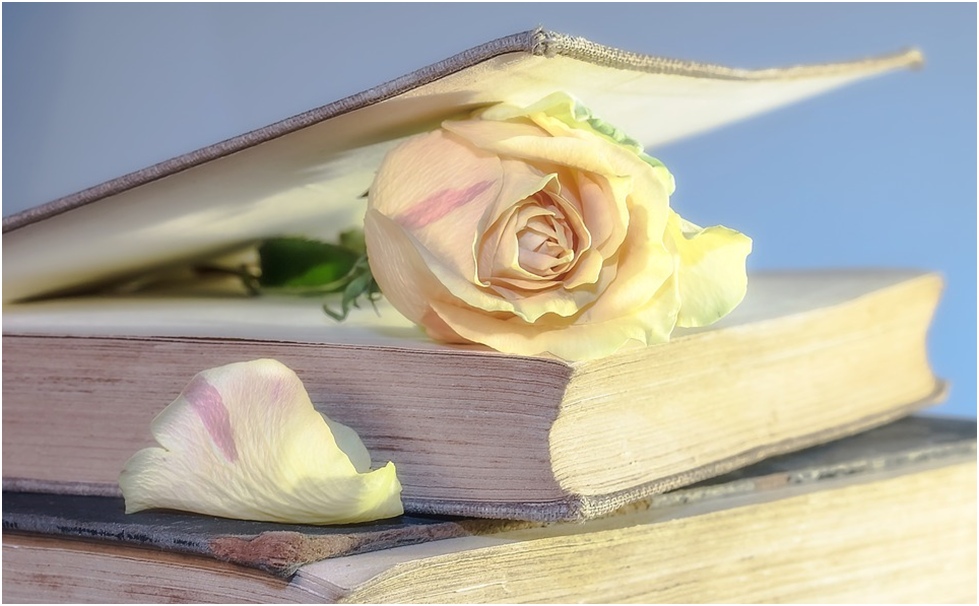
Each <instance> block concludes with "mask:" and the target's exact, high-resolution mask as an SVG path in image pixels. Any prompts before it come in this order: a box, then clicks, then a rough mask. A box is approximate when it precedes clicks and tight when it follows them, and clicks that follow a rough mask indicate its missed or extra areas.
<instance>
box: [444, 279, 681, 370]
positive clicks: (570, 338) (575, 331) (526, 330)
mask: <svg viewBox="0 0 979 606" xmlns="http://www.w3.org/2000/svg"><path fill="white" fill-rule="evenodd" d="M677 297H678V295H677V293H676V283H675V281H674V280H672V279H669V280H667V282H666V283H665V284H663V286H662V287H661V288H660V292H658V293H657V294H656V296H653V297H651V300H650V302H649V303H648V304H647V305H646V307H644V308H643V309H640V310H637V312H636V313H634V314H632V315H629V316H626V317H622V318H618V319H616V320H611V321H608V322H601V323H597V324H570V325H568V324H565V325H555V326H552V327H551V328H548V326H547V325H542V324H540V323H539V324H534V325H531V324H527V323H526V322H522V321H521V320H520V319H519V318H511V319H509V320H502V319H500V318H496V317H493V316H489V315H486V314H483V313H480V312H479V311H476V310H472V309H468V308H464V307H456V306H453V305H448V304H444V303H441V302H433V304H432V308H433V310H434V311H435V312H436V313H437V314H438V315H439V316H440V317H441V318H442V319H443V320H444V321H445V323H446V324H448V325H449V326H450V327H451V328H452V330H454V331H456V332H457V333H458V334H459V335H461V336H463V337H465V338H466V339H468V340H469V341H472V342H474V343H483V344H484V345H488V346H490V347H492V348H493V349H496V350H498V351H505V352H507V353H514V354H520V355H528V356H532V355H540V354H544V353H550V354H552V355H555V356H558V357H560V358H564V359H565V360H571V361H581V360H594V359H598V358H603V357H605V356H608V355H611V354H613V353H615V352H616V351H618V350H619V349H620V348H621V347H623V346H624V345H626V344H627V343H629V342H630V341H634V342H636V343H643V344H653V343H663V342H666V341H668V340H669V338H670V333H671V332H672V330H673V326H674V324H675V320H676V309H677Z"/></svg>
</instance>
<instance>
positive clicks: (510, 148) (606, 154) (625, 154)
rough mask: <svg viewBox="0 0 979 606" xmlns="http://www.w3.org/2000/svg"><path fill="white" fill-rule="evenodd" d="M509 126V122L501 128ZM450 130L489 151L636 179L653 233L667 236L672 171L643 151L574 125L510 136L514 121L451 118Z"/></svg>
mask: <svg viewBox="0 0 979 606" xmlns="http://www.w3.org/2000/svg"><path fill="white" fill-rule="evenodd" d="M501 125H503V126H501ZM443 126H444V128H446V129H448V130H450V131H452V132H453V133H456V134H458V135H459V136H460V137H463V138H465V139H467V140H469V141H470V142H472V144H473V145H475V146H476V147H479V148H480V149H483V150H485V151H488V152H491V153H494V154H499V155H503V156H509V157H511V158H521V159H524V160H527V161H530V162H535V163H537V162H543V163H548V164H557V165H563V166H566V167H569V168H571V169H575V170H579V171H586V172H589V173H594V174H597V175H601V176H605V177H623V176H629V177H632V184H631V185H632V187H631V196H632V197H634V198H635V199H638V200H642V201H643V202H642V203H643V204H644V205H645V206H647V207H648V208H649V209H650V211H651V212H650V216H651V219H650V220H649V221H648V223H647V225H648V228H649V236H650V238H652V239H654V240H659V239H660V238H662V235H663V231H664V230H665V229H666V219H667V214H668V212H669V188H670V187H672V181H670V182H667V180H666V176H667V175H668V173H664V172H663V171H657V170H654V168H653V167H652V166H650V165H649V164H647V163H646V162H644V161H643V160H642V159H641V158H640V157H639V156H638V155H636V154H635V153H634V152H632V151H629V150H628V149H626V148H624V147H622V146H619V145H616V144H615V143H612V142H610V141H608V140H606V139H604V138H602V137H599V136H597V135H593V134H591V133H589V132H587V131H579V130H574V129H570V130H569V134H568V136H565V137H549V136H532V135H515V136H509V134H510V132H511V130H510V128H509V127H510V126H512V125H511V124H510V123H506V122H503V123H497V122H483V121H480V120H466V121H461V122H446V123H444V124H443Z"/></svg>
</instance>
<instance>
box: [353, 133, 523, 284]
mask: <svg viewBox="0 0 979 606" xmlns="http://www.w3.org/2000/svg"><path fill="white" fill-rule="evenodd" d="M538 180H539V177H538ZM502 187H503V169H502V165H501V163H500V160H499V158H497V157H495V156H492V155H490V154H487V153H485V152H483V151H481V150H479V149H477V148H475V147H472V146H469V145H467V144H465V143H464V142H461V141H460V140H458V139H456V138H455V137H453V136H452V135H449V134H448V133H446V132H444V131H435V132H432V133H428V134H426V135H422V136H420V137H416V138H413V139H409V140H408V141H406V142H405V143H404V144H402V145H401V146H399V147H397V148H396V149H394V150H392V151H391V152H390V153H389V154H388V155H387V157H386V158H385V159H384V162H383V164H382V165H381V168H380V169H379V171H378V177H377V179H376V180H375V182H374V184H373V185H372V186H371V189H370V196H369V200H368V205H369V207H370V208H374V209H377V210H378V211H379V212H381V213H382V214H384V215H386V216H388V217H390V218H392V219H394V220H395V221H396V222H397V223H398V224H399V225H401V226H402V227H404V228H405V229H406V230H408V231H409V232H411V234H412V235H413V236H414V237H415V238H416V239H417V240H418V241H419V242H421V243H422V245H424V246H425V247H426V248H427V249H428V250H429V251H430V252H431V253H432V254H434V255H435V256H437V257H438V258H439V259H441V260H442V262H443V263H444V264H446V265H448V266H450V267H452V268H453V269H454V270H455V271H456V272H457V273H459V274H460V275H462V276H465V277H466V278H467V279H469V280H470V281H472V282H476V281H478V278H477V277H476V259H475V257H474V252H473V245H474V241H475V239H476V233H477V226H478V225H480V222H481V221H482V220H483V217H484V215H486V213H487V208H489V207H491V206H492V205H493V203H494V201H495V200H496V199H497V198H498V197H499V193H500V190H501V188H502Z"/></svg>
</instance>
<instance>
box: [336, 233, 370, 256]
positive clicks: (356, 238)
mask: <svg viewBox="0 0 979 606" xmlns="http://www.w3.org/2000/svg"><path fill="white" fill-rule="evenodd" d="M340 246H343V247H345V248H349V249H350V250H352V251H354V252H355V253H358V254H359V255H366V254H367V241H366V240H365V239H364V230H362V229H356V228H355V229H348V230H347V231H342V232H340Z"/></svg>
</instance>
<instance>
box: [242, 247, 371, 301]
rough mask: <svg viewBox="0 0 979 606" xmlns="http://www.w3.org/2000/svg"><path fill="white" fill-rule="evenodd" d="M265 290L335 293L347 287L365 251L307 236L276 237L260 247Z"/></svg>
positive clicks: (262, 278) (262, 280) (260, 280)
mask: <svg viewBox="0 0 979 606" xmlns="http://www.w3.org/2000/svg"><path fill="white" fill-rule="evenodd" d="M258 255H259V265H260V267H261V271H262V274H261V276H260V277H259V286H260V287H261V288H263V289H287V290H298V291H302V290H307V291H309V292H331V291H336V290H339V289H341V288H343V287H344V285H345V284H346V280H345V279H344V278H346V277H347V276H348V275H349V274H350V272H351V271H352V270H353V268H354V265H355V264H356V263H357V260H358V259H359V258H360V256H361V253H358V252H357V251H355V250H351V249H349V248H347V247H346V246H341V245H337V244H330V243H327V242H317V241H315V240H308V239H306V238H272V239H270V240H265V241H264V242H262V244H261V245H259V247H258Z"/></svg>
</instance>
